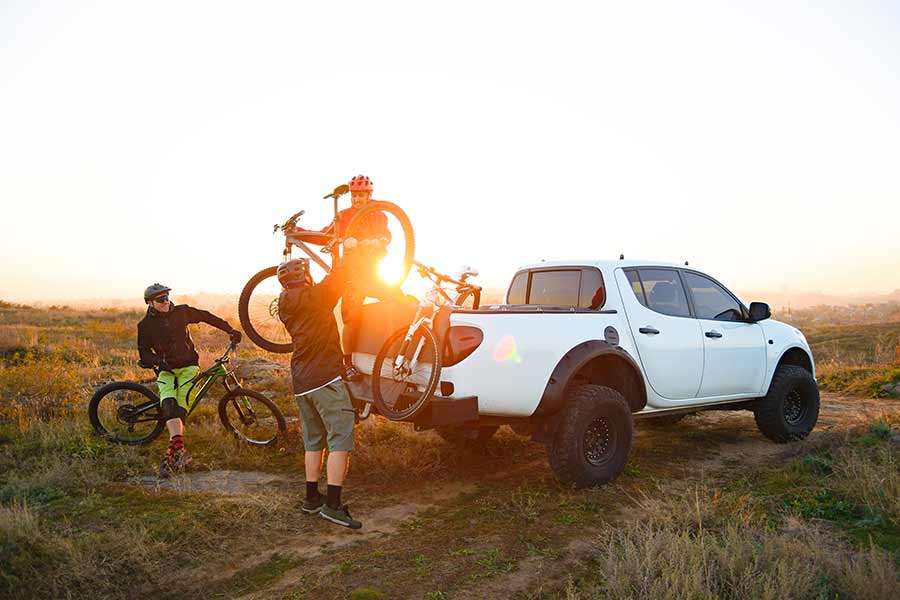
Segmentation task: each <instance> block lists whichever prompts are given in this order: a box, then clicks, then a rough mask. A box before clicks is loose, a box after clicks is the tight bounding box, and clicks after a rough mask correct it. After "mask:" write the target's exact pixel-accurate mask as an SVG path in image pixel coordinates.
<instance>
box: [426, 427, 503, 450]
mask: <svg viewBox="0 0 900 600" xmlns="http://www.w3.org/2000/svg"><path fill="white" fill-rule="evenodd" d="M498 429H500V427H498V426H497V425H485V426H483V427H466V426H465V425H446V426H444V427H435V428H434V430H435V432H436V433H437V434H438V435H439V436H441V437H442V438H443V439H444V441H445V442H448V443H451V444H460V443H470V444H477V445H482V444H486V443H487V442H489V441H490V440H491V438H492V437H494V434H495V433H497V430H498Z"/></svg>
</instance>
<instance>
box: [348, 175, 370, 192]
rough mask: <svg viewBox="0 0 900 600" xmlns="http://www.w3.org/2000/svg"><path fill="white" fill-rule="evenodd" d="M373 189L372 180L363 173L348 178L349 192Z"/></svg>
mask: <svg viewBox="0 0 900 600" xmlns="http://www.w3.org/2000/svg"><path fill="white" fill-rule="evenodd" d="M374 190H375V186H374V185H373V184H372V180H371V179H369V178H368V177H366V176H365V175H357V176H356V177H354V178H353V179H351V180H350V191H351V192H371V191H374Z"/></svg>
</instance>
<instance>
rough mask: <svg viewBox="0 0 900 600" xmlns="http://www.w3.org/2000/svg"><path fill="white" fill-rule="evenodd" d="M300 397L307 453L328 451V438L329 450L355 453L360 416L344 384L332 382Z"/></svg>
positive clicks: (301, 419)
mask: <svg viewBox="0 0 900 600" xmlns="http://www.w3.org/2000/svg"><path fill="white" fill-rule="evenodd" d="M296 398H297V408H299V409H300V421H301V422H302V424H303V447H304V449H305V450H306V451H308V452H318V451H319V450H324V449H325V441H326V439H327V441H328V449H329V450H338V451H341V450H344V451H347V452H349V451H351V450H353V426H354V424H355V422H356V418H355V417H356V415H355V413H354V412H353V404H352V403H351V402H350V395H349V394H347V389H346V388H345V387H344V382H343V381H335V382H332V383H329V384H328V385H326V386H325V387H321V388H319V389H317V390H315V391H313V392H308V393H306V394H302V395H297V396H296Z"/></svg>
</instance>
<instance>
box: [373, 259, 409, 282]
mask: <svg viewBox="0 0 900 600" xmlns="http://www.w3.org/2000/svg"><path fill="white" fill-rule="evenodd" d="M378 276H379V277H381V280H382V281H384V282H385V283H392V284H393V283H400V278H401V277H403V259H402V258H397V257H393V256H391V255H387V256H386V257H385V258H384V259H383V260H382V261H381V264H379V265H378Z"/></svg>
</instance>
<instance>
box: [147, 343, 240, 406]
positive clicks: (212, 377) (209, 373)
mask: <svg viewBox="0 0 900 600" xmlns="http://www.w3.org/2000/svg"><path fill="white" fill-rule="evenodd" d="M234 348H235V345H234V344H232V345H231V346H229V347H228V349H227V350H226V351H225V353H224V354H223V355H222V356H220V357H219V358H217V359H216V362H215V364H214V365H213V366H211V367H210V368H208V369H207V370H205V371H203V372H201V373H198V374H197V375H195V376H194V378H193V379H191V380H190V381H185V382H184V383H182V384H181V385H179V386H178V387H181V386H184V385H188V384H190V386H191V387H190V388H188V393H187V397H188V410H187V414H185V416H184V418H185V420H187V418H188V417H189V416H190V415H191V413H192V412H194V409H195V408H197V406H198V405H199V404H200V401H201V400H203V398H204V396H206V393H207V392H208V391H209V389H210V388H211V387H212V384H213V383H215V382H216V380H218V379H220V378H223V377H224V378H225V379H223V381H222V385H223V386H224V387H225V393H226V394H227V393H228V392H230V391H231V388H229V387H228V378H229V377H230V378H231V380H232V383H233V384H234V386H235V388H238V387H240V382H239V381H238V380H237V377H236V376H235V374H234V371H232V370H229V369H227V368H226V367H225V363H226V362H228V359H229V355H230V354H231V352H232V351H233V350H234ZM198 385H199V386H200V387H199V389H197V392H196V393H194V389H195V388H197V386H198ZM191 394H193V400H192V399H191ZM157 406H159V400H157V401H156V402H146V403H144V404H141V405H138V406H137V407H135V408H136V410H135V413H134V414H135V415H141V414H144V413H146V412H147V411H150V410H152V409H153V408H154V407H157ZM244 408H249V407H247V406H245V407H244ZM156 420H158V419H135V421H134V422H135V423H140V422H142V421H156Z"/></svg>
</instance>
